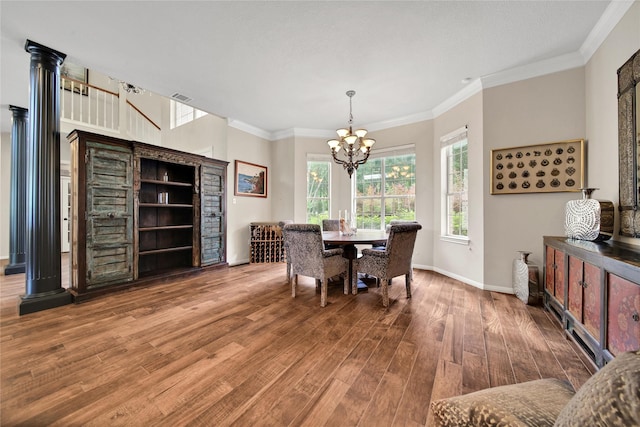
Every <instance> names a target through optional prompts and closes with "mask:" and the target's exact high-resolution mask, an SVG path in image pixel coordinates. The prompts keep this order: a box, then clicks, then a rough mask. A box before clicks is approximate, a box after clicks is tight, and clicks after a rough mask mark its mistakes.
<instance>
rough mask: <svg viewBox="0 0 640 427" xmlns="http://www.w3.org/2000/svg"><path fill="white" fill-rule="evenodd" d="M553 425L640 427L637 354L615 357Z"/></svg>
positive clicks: (639, 359)
mask: <svg viewBox="0 0 640 427" xmlns="http://www.w3.org/2000/svg"><path fill="white" fill-rule="evenodd" d="M555 425H556V426H557V427H568V426H607V427H615V426H621V427H622V426H640V350H638V351H636V352H627V353H622V354H620V355H618V356H617V357H616V358H615V359H613V360H612V361H611V362H609V363H608V364H607V365H605V366H604V367H603V368H602V369H600V371H598V372H597V373H596V374H595V375H593V376H592V377H591V378H589V380H588V381H587V382H586V383H584V385H583V386H582V387H580V389H579V390H578V392H577V393H576V395H575V396H574V398H573V399H571V401H570V402H569V404H567V406H565V407H564V409H563V410H562V412H560V415H559V416H558V419H557V421H556V424H555Z"/></svg>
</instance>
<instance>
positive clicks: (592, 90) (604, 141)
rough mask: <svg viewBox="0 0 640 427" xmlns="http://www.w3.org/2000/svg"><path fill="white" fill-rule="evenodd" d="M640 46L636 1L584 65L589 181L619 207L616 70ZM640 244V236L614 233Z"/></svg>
mask: <svg viewBox="0 0 640 427" xmlns="http://www.w3.org/2000/svg"><path fill="white" fill-rule="evenodd" d="M638 49H640V2H636V3H635V4H634V5H633V6H631V8H630V9H629V11H628V12H627V13H626V15H625V16H624V17H623V19H622V20H621V21H620V22H619V23H618V25H617V26H616V27H615V28H614V30H613V31H612V32H611V34H609V37H607V39H606V40H605V42H604V43H602V45H601V46H600V48H599V49H598V50H597V51H596V52H595V54H594V55H593V56H592V57H591V59H590V60H589V62H588V63H587V65H586V67H585V88H586V121H587V127H586V136H587V138H588V139H589V159H588V168H587V171H588V183H589V186H590V187H595V188H599V190H598V191H596V192H595V193H594V195H593V196H594V198H598V199H603V200H611V201H613V202H614V203H615V204H616V211H615V212H616V226H615V230H616V232H617V230H618V226H619V222H618V219H619V217H618V215H617V212H618V211H617V207H618V200H619V198H618V98H617V96H616V94H617V92H618V76H617V69H618V68H620V67H621V66H622V64H624V63H625V62H626V61H627V60H628V59H629V58H630V57H631V55H633V54H634V53H635V52H636V51H637V50H638ZM614 238H615V239H617V240H621V241H626V242H628V243H632V244H635V245H640V239H631V238H625V237H622V236H614Z"/></svg>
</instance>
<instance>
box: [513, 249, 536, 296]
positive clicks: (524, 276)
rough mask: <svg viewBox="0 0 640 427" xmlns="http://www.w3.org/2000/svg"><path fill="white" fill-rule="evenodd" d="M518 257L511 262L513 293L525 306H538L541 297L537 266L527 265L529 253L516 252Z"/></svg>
mask: <svg viewBox="0 0 640 427" xmlns="http://www.w3.org/2000/svg"><path fill="white" fill-rule="evenodd" d="M518 255H519V256H518V258H516V259H514V260H513V270H512V273H513V293H514V294H515V295H516V297H518V299H519V300H520V301H522V302H523V303H525V304H530V305H535V304H538V303H539V302H540V297H541V295H540V286H539V282H538V266H536V265H533V264H531V263H529V260H528V257H529V255H531V252H526V251H518Z"/></svg>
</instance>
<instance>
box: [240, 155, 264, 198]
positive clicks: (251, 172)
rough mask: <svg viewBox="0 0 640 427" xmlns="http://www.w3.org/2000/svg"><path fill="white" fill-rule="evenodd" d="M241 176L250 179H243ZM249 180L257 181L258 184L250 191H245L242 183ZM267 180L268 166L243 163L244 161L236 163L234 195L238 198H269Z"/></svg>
mask: <svg viewBox="0 0 640 427" xmlns="http://www.w3.org/2000/svg"><path fill="white" fill-rule="evenodd" d="M241 175H242V176H244V177H250V178H241ZM247 179H255V180H256V184H257V185H254V186H253V188H252V189H251V190H249V191H247V190H245V189H244V187H245V186H243V185H242V184H241V182H242V180H245V181H246V180H247ZM267 179H268V168H267V167H266V166H262V165H257V164H255V163H249V162H243V161H242V160H236V161H235V171H234V183H235V186H234V188H235V191H234V194H235V195H236V196H243V197H262V198H266V197H267V182H268V181H267Z"/></svg>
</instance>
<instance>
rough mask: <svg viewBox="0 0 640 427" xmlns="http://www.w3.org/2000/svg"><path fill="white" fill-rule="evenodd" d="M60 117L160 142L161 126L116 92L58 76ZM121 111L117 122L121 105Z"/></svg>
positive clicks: (120, 134)
mask: <svg viewBox="0 0 640 427" xmlns="http://www.w3.org/2000/svg"><path fill="white" fill-rule="evenodd" d="M61 83H62V87H61V89H60V107H61V108H60V120H61V121H63V122H66V123H69V124H71V125H72V126H74V127H75V126H76V125H77V126H78V127H82V128H89V129H93V130H96V131H106V132H107V133H108V134H116V135H119V136H121V137H127V138H130V139H133V140H136V141H140V142H146V143H148V144H155V145H160V142H161V136H160V135H161V132H160V128H159V127H158V126H157V125H156V124H155V123H153V122H152V121H151V120H150V119H149V118H148V117H147V116H145V115H144V114H143V113H142V112H140V111H139V110H138V109H137V108H136V107H135V106H133V105H132V104H131V103H130V102H129V101H126V100H123V101H124V102H122V104H121V100H120V96H119V94H117V93H115V92H111V91H108V90H104V89H101V88H98V87H95V86H91V85H89V84H86V83H83V82H81V81H78V80H73V79H68V78H65V77H64V76H63V77H61ZM121 105H123V107H122V109H123V110H124V114H123V115H122V121H123V122H125V123H120V121H121V116H120V108H121Z"/></svg>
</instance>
